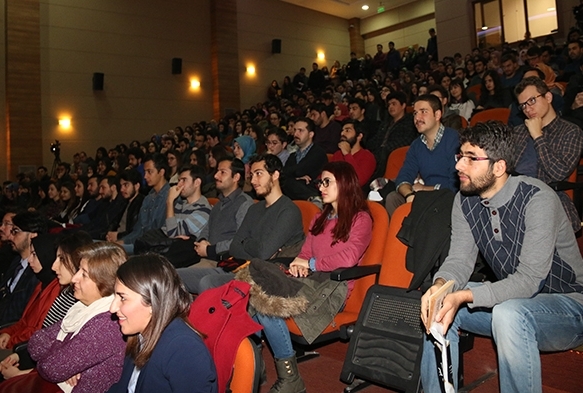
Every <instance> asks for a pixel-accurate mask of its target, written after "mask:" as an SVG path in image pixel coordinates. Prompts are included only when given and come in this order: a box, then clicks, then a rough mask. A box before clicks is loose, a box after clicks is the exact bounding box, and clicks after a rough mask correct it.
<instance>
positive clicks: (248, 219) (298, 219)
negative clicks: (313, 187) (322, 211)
mask: <svg viewBox="0 0 583 393" xmlns="http://www.w3.org/2000/svg"><path fill="white" fill-rule="evenodd" d="M303 238H304V231H303V226H302V214H301V212H300V209H299V208H298V207H297V206H296V205H295V203H293V202H292V200H291V199H289V198H288V197H287V196H285V195H282V196H281V197H280V198H279V199H278V200H277V201H276V202H275V203H274V204H273V205H271V206H269V207H266V206H265V201H260V202H257V203H256V204H254V205H252V206H251V207H250V208H249V210H248V211H247V215H246V216H245V219H244V220H243V223H242V224H241V227H240V228H239V230H238V231H237V233H236V234H235V237H234V239H233V242H232V243H231V247H230V249H229V253H230V254H231V256H233V257H235V258H241V259H251V258H260V259H264V260H267V259H270V258H271V257H272V256H273V255H274V254H275V253H276V252H277V251H278V250H279V249H280V248H281V247H284V246H291V245H294V244H296V243H298V242H300V241H301V240H303Z"/></svg>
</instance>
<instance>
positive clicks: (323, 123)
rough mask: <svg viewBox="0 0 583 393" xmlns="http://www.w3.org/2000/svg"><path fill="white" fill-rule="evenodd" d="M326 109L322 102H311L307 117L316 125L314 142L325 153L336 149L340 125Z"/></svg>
mask: <svg viewBox="0 0 583 393" xmlns="http://www.w3.org/2000/svg"><path fill="white" fill-rule="evenodd" d="M328 110H329V109H328V108H327V107H326V105H324V104H323V103H318V104H313V105H311V106H310V108H309V116H308V117H309V118H310V119H312V121H313V122H314V124H315V125H316V129H315V131H314V143H315V144H316V145H318V146H320V147H321V148H322V149H324V151H325V152H326V154H333V153H334V152H336V151H337V150H338V142H340V133H341V131H342V127H341V126H340V124H338V123H337V122H335V121H332V120H331V119H330V116H332V113H328ZM282 162H283V161H282ZM284 165H285V162H284Z"/></svg>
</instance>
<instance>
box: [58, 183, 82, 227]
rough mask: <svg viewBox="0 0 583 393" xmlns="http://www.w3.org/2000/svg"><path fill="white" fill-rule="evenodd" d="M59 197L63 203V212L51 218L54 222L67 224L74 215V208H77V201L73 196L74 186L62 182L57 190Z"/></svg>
mask: <svg viewBox="0 0 583 393" xmlns="http://www.w3.org/2000/svg"><path fill="white" fill-rule="evenodd" d="M59 197H60V199H61V202H62V203H63V210H61V212H60V213H59V214H58V215H57V216H55V217H53V219H54V220H55V221H58V222H60V223H63V224H65V223H68V222H69V220H72V219H73V218H74V217H75V215H74V213H75V207H77V205H78V203H79V200H78V199H77V196H76V195H75V184H73V183H72V182H64V183H63V184H61V187H60V189H59Z"/></svg>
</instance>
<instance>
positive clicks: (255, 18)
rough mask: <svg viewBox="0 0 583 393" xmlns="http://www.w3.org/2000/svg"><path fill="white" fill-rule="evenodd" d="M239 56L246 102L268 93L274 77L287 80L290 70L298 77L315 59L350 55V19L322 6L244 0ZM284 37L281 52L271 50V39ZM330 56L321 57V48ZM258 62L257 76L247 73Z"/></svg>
mask: <svg viewBox="0 0 583 393" xmlns="http://www.w3.org/2000/svg"><path fill="white" fill-rule="evenodd" d="M237 7H238V12H239V18H238V21H237V22H238V25H239V62H240V63H241V66H240V72H241V78H240V85H241V108H248V107H249V106H251V105H255V104H256V103H257V102H262V101H265V100H266V99H267V88H268V86H269V84H270V83H271V81H272V80H273V79H276V80H277V81H278V82H279V84H280V85H281V84H282V82H283V78H284V76H286V75H288V76H289V77H290V78H293V77H294V75H295V74H296V73H297V72H298V71H299V69H300V67H306V70H307V72H308V73H309V71H310V70H311V68H312V63H313V62H317V63H319V65H320V67H322V66H324V65H327V66H328V68H330V66H331V65H332V63H333V62H334V60H339V61H340V62H341V63H346V62H348V60H349V59H350V41H349V35H348V21H347V20H345V19H342V18H337V17H333V16H330V15H326V14H323V13H320V12H316V11H311V10H308V9H306V8H301V7H298V6H294V5H291V4H287V3H284V2H280V1H273V0H239V1H238V3H237ZM274 38H279V39H281V53H280V54H272V53H271V40H272V39H274ZM318 51H323V52H324V53H325V56H326V58H325V60H323V61H320V60H318V59H317V52H318ZM248 64H253V65H254V66H255V70H256V74H255V76H254V77H250V76H247V75H246V74H245V67H246V66H247V65H248Z"/></svg>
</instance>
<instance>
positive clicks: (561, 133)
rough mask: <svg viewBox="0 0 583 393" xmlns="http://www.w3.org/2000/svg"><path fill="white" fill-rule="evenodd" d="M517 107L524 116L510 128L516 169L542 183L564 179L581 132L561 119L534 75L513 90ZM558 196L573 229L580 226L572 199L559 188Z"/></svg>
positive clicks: (582, 144)
mask: <svg viewBox="0 0 583 393" xmlns="http://www.w3.org/2000/svg"><path fill="white" fill-rule="evenodd" d="M514 92H515V94H516V96H517V98H518V108H519V110H521V111H522V112H523V113H524V114H525V115H526V118H527V119H526V120H525V121H524V124H522V125H519V126H517V127H515V128H514V134H515V137H516V149H517V150H516V152H517V157H518V160H517V163H516V172H518V173H520V174H523V175H527V176H532V177H536V178H538V179H540V180H542V181H543V182H545V183H547V184H548V183H551V182H556V181H564V180H567V179H568V178H569V175H570V174H571V173H572V172H573V170H575V168H576V167H577V164H578V163H579V158H580V157H581V151H582V149H583V132H582V131H581V129H580V128H579V127H577V126H576V125H575V124H573V123H570V122H568V121H565V120H563V119H561V118H560V117H559V116H557V113H556V112H555V110H554V109H553V106H552V100H553V95H552V93H551V92H550V91H549V89H548V87H547V85H546V83H545V82H544V81H543V80H541V79H540V78H537V77H527V78H524V79H523V80H522V81H521V82H520V83H519V84H518V85H517V86H516V88H515V89H514ZM558 194H559V198H560V200H561V202H562V204H563V207H564V208H565V211H566V212H567V216H568V217H569V219H570V221H571V224H572V226H573V230H574V231H575V232H577V231H578V230H580V229H581V219H580V218H579V216H578V214H577V209H576V208H575V205H574V203H573V201H572V200H571V199H570V198H569V197H568V196H567V194H565V192H563V191H559V192H558Z"/></svg>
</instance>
